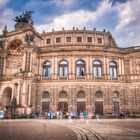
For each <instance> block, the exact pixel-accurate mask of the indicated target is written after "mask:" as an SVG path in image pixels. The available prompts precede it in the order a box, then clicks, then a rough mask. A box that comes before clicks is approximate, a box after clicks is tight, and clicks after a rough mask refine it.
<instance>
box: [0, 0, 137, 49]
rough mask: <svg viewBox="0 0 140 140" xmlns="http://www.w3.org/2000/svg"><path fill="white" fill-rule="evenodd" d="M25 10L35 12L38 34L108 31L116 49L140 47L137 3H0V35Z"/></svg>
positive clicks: (81, 0) (23, 0)
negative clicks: (70, 30) (75, 28)
mask: <svg viewBox="0 0 140 140" xmlns="http://www.w3.org/2000/svg"><path fill="white" fill-rule="evenodd" d="M26 10H32V11H34V14H33V21H34V26H35V28H36V30H37V31H38V32H42V31H43V30H44V31H45V32H47V31H51V30H52V28H54V29H55V30H61V29H62V27H64V28H65V29H72V27H73V26H75V27H78V28H79V29H83V27H86V29H91V30H93V28H96V30H99V31H103V29H106V31H110V32H111V33H112V35H113V37H114V38H115V40H116V42H117V44H118V46H119V47H130V46H136V45H140V0H0V34H1V33H2V29H3V27H4V25H7V27H8V30H9V31H12V30H14V24H15V22H14V21H13V20H12V19H13V18H14V17H15V16H18V15H20V14H21V13H22V12H24V11H26Z"/></svg>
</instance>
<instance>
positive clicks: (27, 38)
mask: <svg viewBox="0 0 140 140" xmlns="http://www.w3.org/2000/svg"><path fill="white" fill-rule="evenodd" d="M34 38H35V36H34V34H26V35H25V38H24V39H25V41H26V42H27V43H28V44H30V43H31V42H33V41H34Z"/></svg>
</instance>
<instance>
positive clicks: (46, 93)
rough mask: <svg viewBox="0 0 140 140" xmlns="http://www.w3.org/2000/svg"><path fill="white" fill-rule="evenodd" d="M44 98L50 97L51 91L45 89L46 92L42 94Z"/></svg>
mask: <svg viewBox="0 0 140 140" xmlns="http://www.w3.org/2000/svg"><path fill="white" fill-rule="evenodd" d="M42 98H50V95H49V93H48V92H46V91H45V92H44V93H43V94H42Z"/></svg>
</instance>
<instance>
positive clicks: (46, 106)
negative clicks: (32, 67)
mask: <svg viewBox="0 0 140 140" xmlns="http://www.w3.org/2000/svg"><path fill="white" fill-rule="evenodd" d="M41 104H42V115H43V116H45V115H46V112H47V113H48V112H49V111H50V94H49V92H47V91H45V92H43V94H42V99H41Z"/></svg>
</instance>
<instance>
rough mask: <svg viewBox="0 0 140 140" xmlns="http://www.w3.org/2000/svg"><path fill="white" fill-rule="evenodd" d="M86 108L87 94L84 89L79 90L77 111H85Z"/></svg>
mask: <svg viewBox="0 0 140 140" xmlns="http://www.w3.org/2000/svg"><path fill="white" fill-rule="evenodd" d="M85 110H86V96H85V92H84V91H79V92H78V94H77V112H78V113H80V112H83V111H85Z"/></svg>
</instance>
